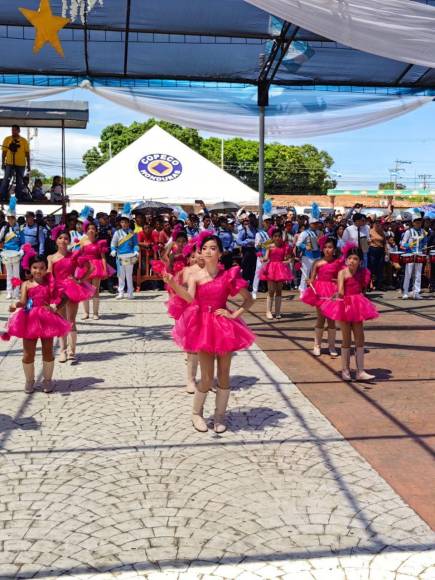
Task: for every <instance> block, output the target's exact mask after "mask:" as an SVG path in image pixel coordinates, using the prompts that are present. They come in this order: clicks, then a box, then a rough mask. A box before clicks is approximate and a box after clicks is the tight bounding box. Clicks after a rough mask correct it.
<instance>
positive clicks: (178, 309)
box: [151, 235, 204, 395]
mask: <svg viewBox="0 0 435 580" xmlns="http://www.w3.org/2000/svg"><path fill="white" fill-rule="evenodd" d="M200 237H201V235H199V236H196V237H195V238H192V240H190V242H189V243H188V244H187V245H186V246H185V247H184V250H183V254H184V255H185V257H186V258H187V259H188V265H187V266H186V267H185V268H183V269H182V270H180V271H179V272H177V274H175V275H174V279H175V282H176V283H177V284H180V285H181V286H183V287H184V288H186V289H187V286H188V280H189V277H190V276H191V275H192V274H194V273H197V272H198V270H200V269H201V268H203V267H204V260H203V259H202V257H201V253H200V252H199V251H198V249H199V248H197V246H199V242H200ZM151 265H152V269H153V271H154V272H156V274H159V275H161V276H165V275H166V274H167V273H168V270H167V267H166V265H165V263H164V262H163V261H161V260H154V261H152V262H151ZM166 290H167V291H168V295H169V299H168V301H167V302H166V307H167V310H168V314H169V316H170V317H171V318H173V319H174V320H178V319H179V318H180V316H181V315H182V314H183V312H184V310H185V309H186V308H187V306H188V303H187V302H186V301H185V300H184V299H183V298H181V296H179V295H178V294H177V293H176V292H175V291H174V290H173V289H172V288H171V287H170V286H166ZM186 370H187V382H186V392H187V393H189V394H190V395H193V394H194V393H195V390H196V374H197V371H198V355H197V354H196V353H195V352H188V353H187V354H186Z"/></svg>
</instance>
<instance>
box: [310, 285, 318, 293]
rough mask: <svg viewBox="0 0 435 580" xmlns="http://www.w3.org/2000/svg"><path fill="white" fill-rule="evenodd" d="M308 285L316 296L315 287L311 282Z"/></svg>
mask: <svg viewBox="0 0 435 580" xmlns="http://www.w3.org/2000/svg"><path fill="white" fill-rule="evenodd" d="M309 286H310V288H311V290H312V291H313V292H314V294H315V295H316V296H318V294H317V292H316V289H315V288H314V286H313V285H312V284H311V282H310V284H309Z"/></svg>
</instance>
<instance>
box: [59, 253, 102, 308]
mask: <svg viewBox="0 0 435 580" xmlns="http://www.w3.org/2000/svg"><path fill="white" fill-rule="evenodd" d="M77 266H78V252H75V253H68V254H67V255H66V256H64V257H63V258H61V259H60V260H57V261H56V262H53V267H52V269H53V276H54V279H55V280H56V284H57V286H58V288H59V291H60V292H61V293H62V294H64V295H65V296H66V297H67V298H68V300H70V301H71V302H74V303H75V304H78V303H79V302H83V301H85V300H89V299H90V298H92V297H93V295H94V294H95V292H96V289H95V287H94V286H92V284H89V283H88V282H77V280H75V279H74V272H75V271H76V268H77Z"/></svg>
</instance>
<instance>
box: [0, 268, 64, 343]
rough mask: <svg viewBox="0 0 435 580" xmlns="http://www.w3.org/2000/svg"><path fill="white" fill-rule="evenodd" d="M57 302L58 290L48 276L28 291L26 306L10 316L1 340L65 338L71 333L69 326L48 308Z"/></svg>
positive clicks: (58, 298)
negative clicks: (11, 338)
mask: <svg viewBox="0 0 435 580" xmlns="http://www.w3.org/2000/svg"><path fill="white" fill-rule="evenodd" d="M59 302H60V294H59V290H58V288H57V287H56V284H55V282H54V280H53V278H52V276H50V275H48V276H46V277H45V280H44V282H43V283H42V284H38V285H37V286H34V287H32V288H29V289H28V292H27V304H26V306H25V307H24V308H19V309H18V310H17V311H16V312H14V314H12V316H11V317H10V319H9V322H8V325H7V330H6V332H5V334H4V335H3V336H2V338H3V339H4V340H8V339H9V337H11V336H16V337H18V338H26V339H29V340H37V339H38V338H42V339H46V338H54V337H56V336H66V335H67V334H68V333H69V332H70V331H71V328H72V327H71V324H70V323H69V322H67V321H66V320H65V319H64V318H62V316H60V315H59V314H56V313H55V312H52V311H51V310H49V308H48V307H49V306H50V304H59Z"/></svg>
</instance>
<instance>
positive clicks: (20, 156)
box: [2, 135, 29, 166]
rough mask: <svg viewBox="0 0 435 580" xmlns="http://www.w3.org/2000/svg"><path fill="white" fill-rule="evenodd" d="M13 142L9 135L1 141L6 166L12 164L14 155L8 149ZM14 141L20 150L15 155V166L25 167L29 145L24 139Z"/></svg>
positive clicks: (18, 138) (19, 138)
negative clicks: (17, 143)
mask: <svg viewBox="0 0 435 580" xmlns="http://www.w3.org/2000/svg"><path fill="white" fill-rule="evenodd" d="M13 140H14V137H12V136H11V135H10V136H9V137H6V138H5V139H4V140H3V149H2V153H3V155H4V154H5V153H6V160H5V163H6V165H13V164H14V154H13V153H12V151H10V150H9V149H8V147H9V145H10V144H11V143H12V141H13ZM15 141H17V142H19V144H20V148H19V149H18V151H17V152H16V153H15V165H19V166H20V165H26V161H27V160H26V153H29V143H28V142H27V139H24V137H17V138H16V139H15Z"/></svg>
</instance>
